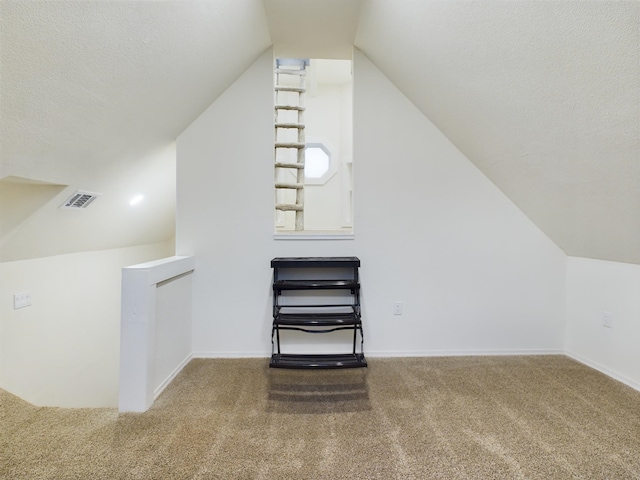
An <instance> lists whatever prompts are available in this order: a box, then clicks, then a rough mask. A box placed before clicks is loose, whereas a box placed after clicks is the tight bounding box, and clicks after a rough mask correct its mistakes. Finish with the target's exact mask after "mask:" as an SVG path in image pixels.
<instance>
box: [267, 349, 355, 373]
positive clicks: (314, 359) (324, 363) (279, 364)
mask: <svg viewBox="0 0 640 480" xmlns="http://www.w3.org/2000/svg"><path fill="white" fill-rule="evenodd" d="M269 366H270V367H271V368H305V369H332V368H362V367H366V366H367V360H366V359H365V358H364V354H362V353H348V354H337V355H291V354H278V353H275V354H273V355H272V356H271V362H270V363H269Z"/></svg>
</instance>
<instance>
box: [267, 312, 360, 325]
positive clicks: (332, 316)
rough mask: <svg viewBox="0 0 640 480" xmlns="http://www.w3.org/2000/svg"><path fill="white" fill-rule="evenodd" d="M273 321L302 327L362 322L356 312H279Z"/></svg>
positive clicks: (277, 323)
mask: <svg viewBox="0 0 640 480" xmlns="http://www.w3.org/2000/svg"><path fill="white" fill-rule="evenodd" d="M273 321H274V323H275V324H276V325H291V326H302V327H313V326H318V327H331V326H341V325H348V326H353V325H360V324H361V323H362V320H361V319H360V316H359V315H358V314H356V313H281V314H278V315H276V317H275V318H274V320H273Z"/></svg>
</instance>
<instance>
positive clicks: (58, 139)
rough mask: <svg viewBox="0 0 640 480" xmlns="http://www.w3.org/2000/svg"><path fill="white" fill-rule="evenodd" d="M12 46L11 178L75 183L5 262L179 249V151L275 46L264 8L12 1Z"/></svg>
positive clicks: (2, 162) (5, 168)
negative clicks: (188, 133)
mask: <svg viewBox="0 0 640 480" xmlns="http://www.w3.org/2000/svg"><path fill="white" fill-rule="evenodd" d="M0 42H1V43H0V47H1V64H0V67H1V82H2V83H1V88H0V109H1V110H0V113H1V118H0V135H1V139H2V142H1V144H2V151H1V153H0V178H3V177H8V176H13V177H20V178H26V179H31V180H38V181H42V182H47V183H53V184H63V185H68V188H67V189H65V191H64V192H62V193H61V194H60V195H59V196H57V197H56V198H55V199H53V200H52V201H51V202H50V203H49V204H48V205H46V206H45V207H43V208H42V209H41V210H40V211H39V212H37V213H36V214H35V215H34V216H31V217H30V219H29V221H27V222H24V223H23V224H22V225H21V226H20V229H19V231H17V232H16V231H14V235H13V236H12V238H11V240H7V243H5V244H3V245H2V248H1V249H0V260H2V261H6V260H17V259H22V258H34V257H38V256H46V255H54V254H59V253H67V252H74V251H82V250H98V249H106V248H117V247H124V246H130V245H139V244H142V243H155V242H162V241H167V240H170V239H171V238H172V236H173V235H174V230H175V227H174V225H175V223H174V211H175V147H174V146H173V142H174V141H175V139H176V137H177V136H178V135H179V134H180V133H181V132H182V131H183V130H184V129H185V128H186V127H187V126H188V125H189V124H190V123H191V122H192V121H193V120H194V119H195V118H196V117H197V116H198V115H199V114H200V113H201V112H202V111H204V110H205V109H206V108H207V106H208V105H209V104H210V103H211V102H212V101H213V100H214V99H215V98H217V97H218V96H219V95H220V94H221V93H222V92H223V91H224V90H225V89H226V88H227V87H228V86H229V85H230V84H231V83H233V81H234V80H235V79H236V78H237V77H238V76H239V75H240V74H241V73H242V72H243V71H244V70H245V69H246V68H247V67H248V66H249V65H251V63H252V62H253V61H254V59H255V58H256V57H257V56H258V55H259V54H260V53H261V52H263V51H264V50H265V49H266V48H268V47H269V45H270V44H271V41H270V37H269V32H268V29H267V24H266V20H265V13H264V7H263V4H262V1H261V0H241V1H237V0H215V1H197V2H196V1H151V2H146V1H145V2H132V1H131V2H130V1H124V2H123V1H99V2H94V1H56V2H45V1H41V0H35V1H29V0H26V1H24V0H19V1H12V0H2V2H1V3H0ZM1 187H2V186H1V185H0V188H1ZM76 189H81V190H89V191H92V192H97V193H101V196H100V197H99V198H98V199H97V200H96V201H95V202H94V203H93V204H92V205H91V206H90V207H89V208H88V209H87V210H86V211H82V212H79V211H60V210H57V207H58V206H59V205H60V204H61V203H62V202H63V201H64V199H65V198H66V197H67V196H68V195H70V194H71V193H73V192H74V191H75V190H76ZM138 193H140V194H144V195H145V200H144V202H143V203H141V204H140V205H139V206H136V207H135V209H133V208H131V207H130V206H129V205H128V201H129V199H130V198H131V197H132V196H133V195H135V194H138ZM2 198H3V199H4V202H5V203H7V200H6V195H5V196H3V197H2ZM17 201H18V199H17V198H16V199H14V203H15V202H17ZM9 202H10V201H9ZM11 208H12V205H11V204H9V205H3V209H4V210H7V209H11ZM43 238H46V239H47V241H46V242H44V241H42V239H43Z"/></svg>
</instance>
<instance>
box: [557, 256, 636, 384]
mask: <svg viewBox="0 0 640 480" xmlns="http://www.w3.org/2000/svg"><path fill="white" fill-rule="evenodd" d="M604 312H607V313H608V314H609V317H610V319H611V322H612V323H611V325H612V326H611V328H607V327H605V326H603V318H602V317H603V313H604ZM566 336H567V341H566V350H567V353H568V354H569V355H570V356H572V357H574V358H576V359H577V360H580V361H581V362H583V363H586V364H587V365H591V366H592V367H594V368H596V369H598V370H600V371H602V372H604V373H607V374H608V375H610V376H612V377H614V378H617V379H618V380H620V381H623V382H624V383H626V384H628V385H630V386H632V387H634V388H635V389H637V390H640V265H632V264H627V263H616V262H607V261H602V260H591V259H586V258H575V257H569V259H568V265H567V334H566Z"/></svg>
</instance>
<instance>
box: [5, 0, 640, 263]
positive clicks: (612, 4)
mask: <svg viewBox="0 0 640 480" xmlns="http://www.w3.org/2000/svg"><path fill="white" fill-rule="evenodd" d="M639 18H640V2H638V1H635V0H634V1H625V0H601V1H584V2H574V1H569V0H566V1H541V0H521V1H518V2H515V1H495V0H484V1H469V0H426V1H425V0H264V1H261V0H203V1H191V0H186V1H149V2H122V1H116V0H113V1H101V2H90V1H58V2H42V1H39V0H33V1H24V0H3V1H2V2H1V3H0V29H1V31H0V42H1V43H0V47H1V48H2V50H1V52H0V53H1V56H2V57H1V60H0V61H1V63H0V68H1V72H0V73H1V75H2V76H1V85H0V87H1V88H0V101H1V103H0V113H1V118H0V135H1V140H2V144H1V147H2V151H1V152H0V178H3V177H8V176H13V177H21V178H27V179H31V180H38V181H42V182H47V183H50V184H59V185H68V186H69V187H68V188H67V189H65V191H64V192H62V193H60V195H59V196H60V197H66V196H67V195H68V194H69V193H72V192H73V190H75V189H85V190H90V191H96V192H99V193H102V194H103V195H102V196H101V197H100V198H99V199H98V200H96V202H94V204H93V205H92V207H90V208H91V209H93V208H94V206H95V208H98V206H99V205H100V204H102V206H101V207H100V208H101V210H100V215H99V217H100V221H98V220H96V219H95V217H94V220H91V219H90V217H89V216H88V215H84V216H82V217H69V216H68V215H67V213H60V212H56V213H55V214H54V213H53V210H54V208H55V207H57V205H59V203H61V202H62V201H63V200H64V198H55V199H54V200H52V201H51V207H50V211H49V212H48V213H47V214H46V215H45V214H44V213H42V214H41V216H38V215H36V219H35V220H32V221H31V222H30V223H29V226H26V225H25V226H23V233H25V235H26V234H27V232H31V233H29V235H30V236H32V237H34V238H35V236H42V235H44V236H47V235H49V234H50V232H51V230H52V229H61V230H62V231H64V230H68V229H71V228H74V227H73V225H76V227H75V230H74V233H78V235H79V237H76V240H75V241H76V244H75V245H73V246H72V247H69V246H67V247H65V248H72V249H74V250H82V249H88V248H90V249H95V248H110V247H117V246H125V245H132V244H139V243H140V242H147V241H162V240H164V238H166V237H168V236H170V235H171V234H172V232H173V188H175V185H174V182H173V180H172V179H173V170H172V169H173V168H174V163H172V161H171V159H172V158H174V157H172V148H173V147H172V142H173V141H174V139H175V138H176V137H177V136H178V135H179V134H180V133H181V132H182V131H183V130H184V128H186V126H187V125H188V124H189V123H190V122H192V121H193V120H194V119H195V118H196V117H197V116H198V115H199V114H200V113H201V112H202V111H203V110H204V109H205V108H206V107H207V106H208V105H210V104H211V102H212V101H213V100H214V99H215V98H217V97H218V96H219V95H220V94H221V93H222V92H223V91H224V90H225V89H226V88H227V87H228V86H229V85H230V84H231V83H232V82H233V81H234V80H235V79H236V78H237V77H238V76H239V75H240V74H241V73H242V72H243V71H244V70H245V69H246V68H247V67H248V66H249V65H250V64H251V63H252V62H253V60H254V59H255V58H256V57H257V56H258V55H259V54H260V53H261V52H262V51H264V49H266V48H268V47H269V46H270V45H272V44H273V46H274V50H275V51H276V52H278V53H279V54H283V55H284V54H286V55H292V56H294V55H301V54H302V52H301V50H304V51H305V52H308V56H318V57H320V56H324V57H331V58H344V57H345V56H346V55H348V52H349V50H350V48H351V46H352V45H355V46H356V47H357V48H359V49H361V50H362V51H363V52H364V53H365V54H366V55H367V56H368V57H369V58H371V59H372V60H373V61H374V62H375V63H376V65H377V66H378V68H380V69H381V70H382V71H383V72H384V73H385V74H386V75H387V76H388V77H389V78H390V79H391V80H392V81H393V82H394V83H395V84H396V85H397V86H398V88H400V90H402V92H403V93H404V94H405V95H407V97H408V98H409V99H411V100H412V101H413V103H414V104H415V105H416V107H417V108H419V109H420V110H421V111H422V112H423V113H424V114H425V115H426V116H427V117H429V118H430V119H431V120H432V121H433V122H434V123H435V124H436V126H438V127H439V128H440V129H441V130H442V131H443V132H444V133H445V134H446V135H447V136H448V137H449V139H450V140H451V141H452V142H453V143H454V144H455V145H456V146H457V147H458V148H459V149H460V150H461V151H462V152H463V153H464V154H466V155H467V157H468V158H469V159H470V160H471V161H472V162H474V163H475V164H476V165H477V166H478V168H479V169H481V170H482V171H483V172H484V173H485V174H486V175H487V176H488V177H489V178H490V179H491V180H492V181H493V182H494V183H495V184H496V185H497V186H498V187H499V188H500V189H502V191H504V192H505V193H506V194H507V195H508V196H509V197H510V198H511V199H512V201H513V202H514V203H516V204H517V205H518V206H519V207H520V208H521V209H522V210H523V211H524V212H525V214H527V215H528V216H529V217H530V218H531V219H532V220H533V221H534V222H535V223H536V224H537V225H538V226H539V227H540V228H541V229H542V230H543V231H544V232H545V233H546V234H547V235H548V236H549V237H550V238H551V239H552V240H553V241H555V242H556V243H557V244H558V245H559V246H560V247H561V248H563V249H564V250H565V252H566V253H567V254H569V255H575V256H584V257H591V258H599V259H606V260H614V261H622V262H631V263H640V213H638V212H640V156H639V155H640V154H639V152H640V97H639V96H640V93H639V92H640V30H639V28H640V27H639V25H640V22H639V21H638V19H639ZM305 56H306V55H305ZM174 160H175V159H174ZM147 190H148V192H149V198H148V199H147V205H146V207H144V208H146V210H145V211H144V213H140V211H138V213H135V214H134V213H132V212H131V211H130V209H129V207H128V206H125V204H126V201H127V200H128V198H129V196H130V195H132V194H134V193H145V191H147ZM69 191H71V192H69ZM154 197H161V198H155V200H154ZM162 197H163V198H162ZM169 197H170V198H169ZM3 198H4V197H3ZM168 199H170V201H168ZM45 210H46V209H45ZM88 212H89V210H87V212H83V213H88ZM71 213H73V214H77V212H71ZM80 218H81V220H80ZM61 222H62V223H61ZM65 222H66V223H65ZM45 225H48V227H46V228H45V227H44V226H45ZM62 227H63V228H62ZM80 227H81V229H80V230H78V229H79V228H80ZM90 231H93V232H94V233H93V234H92V235H90V234H89V233H88V232H90ZM83 235H85V236H86V237H85V238H86V241H82V240H81V238H82V236H83ZM57 236H59V237H60V238H61V239H62V238H63V237H64V235H62V234H59V235H57ZM54 237H55V236H54ZM100 239H102V240H100ZM40 243H42V242H40ZM55 243H56V242H51V244H49V246H48V247H47V249H45V250H46V251H42V248H43V247H41V246H40V247H37V246H36V244H35V243H33V245H31V247H30V248H31V249H32V252H31V253H30V254H29V255H51V254H55V253H61V250H60V248H54V246H53V245H54V244H55ZM14 244H15V248H16V249H17V251H14V250H12V253H11V255H12V258H16V255H17V257H18V258H19V257H20V253H19V251H20V249H21V248H22V247H21V245H23V244H25V245H26V244H28V242H26V243H25V242H22V241H21V240H20V238H19V237H14ZM12 248H14V247H12ZM34 249H35V250H38V251H37V252H36V251H34ZM0 253H1V252H0ZM23 254H24V252H23ZM0 257H1V255H0ZM1 259H2V258H0V260H1Z"/></svg>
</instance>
